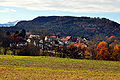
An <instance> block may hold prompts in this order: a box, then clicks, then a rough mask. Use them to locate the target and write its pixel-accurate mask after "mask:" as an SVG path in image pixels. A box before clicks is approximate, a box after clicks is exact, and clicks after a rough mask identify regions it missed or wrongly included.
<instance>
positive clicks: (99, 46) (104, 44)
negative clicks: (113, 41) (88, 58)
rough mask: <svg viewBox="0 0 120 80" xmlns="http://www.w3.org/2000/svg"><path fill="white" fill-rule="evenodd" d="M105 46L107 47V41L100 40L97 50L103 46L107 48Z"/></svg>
mask: <svg viewBox="0 0 120 80" xmlns="http://www.w3.org/2000/svg"><path fill="white" fill-rule="evenodd" d="M105 47H107V42H105V41H102V42H100V43H99V44H98V46H97V50H99V49H101V48H105Z"/></svg>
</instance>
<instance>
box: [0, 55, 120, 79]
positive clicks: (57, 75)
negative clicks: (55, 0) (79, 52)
mask: <svg viewBox="0 0 120 80" xmlns="http://www.w3.org/2000/svg"><path fill="white" fill-rule="evenodd" d="M0 79H1V80H6V79H8V80H18V79H20V80H101V79H102V80H120V62H116V61H115V62H113V61H97V60H79V59H68V58H57V57H48V56H10V55H7V56H5V55H0Z"/></svg>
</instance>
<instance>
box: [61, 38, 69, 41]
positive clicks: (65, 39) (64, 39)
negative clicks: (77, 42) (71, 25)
mask: <svg viewBox="0 0 120 80" xmlns="http://www.w3.org/2000/svg"><path fill="white" fill-rule="evenodd" d="M60 40H61V41H68V39H67V38H62V39H60Z"/></svg>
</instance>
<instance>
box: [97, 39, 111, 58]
mask: <svg viewBox="0 0 120 80" xmlns="http://www.w3.org/2000/svg"><path fill="white" fill-rule="evenodd" d="M109 57H110V54H109V51H108V48H107V42H105V41H102V42H100V43H99V44H98V46H97V56H96V59H99V60H108V59H109Z"/></svg>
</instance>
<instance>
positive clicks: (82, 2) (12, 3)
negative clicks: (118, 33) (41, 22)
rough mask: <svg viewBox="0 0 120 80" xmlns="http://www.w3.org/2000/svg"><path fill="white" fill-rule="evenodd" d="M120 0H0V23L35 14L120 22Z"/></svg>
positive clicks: (26, 17) (30, 18)
mask: <svg viewBox="0 0 120 80" xmlns="http://www.w3.org/2000/svg"><path fill="white" fill-rule="evenodd" d="M119 3H120V0H107V1H106V0H99V1H98V0H59V1H58V0H44V1H43V0H20V1H17V0H0V23H6V22H12V21H16V20H32V19H34V18H35V17H37V16H53V15H54V16H78V17H80V16H88V17H100V18H103V17H104V18H108V19H110V20H113V21H116V22H118V23H120V6H119Z"/></svg>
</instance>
